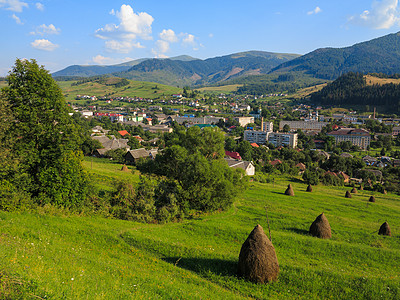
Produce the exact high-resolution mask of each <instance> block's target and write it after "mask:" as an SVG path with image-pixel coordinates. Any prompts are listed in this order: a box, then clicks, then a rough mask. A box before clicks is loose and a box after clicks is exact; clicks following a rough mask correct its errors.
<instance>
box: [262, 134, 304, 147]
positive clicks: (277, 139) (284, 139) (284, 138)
mask: <svg viewBox="0 0 400 300" xmlns="http://www.w3.org/2000/svg"><path fill="white" fill-rule="evenodd" d="M268 142H269V143H271V144H273V145H274V146H275V147H280V146H288V147H290V148H296V147H297V133H286V132H271V133H270V134H269V135H268Z"/></svg>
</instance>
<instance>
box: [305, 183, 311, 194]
mask: <svg viewBox="0 0 400 300" xmlns="http://www.w3.org/2000/svg"><path fill="white" fill-rule="evenodd" d="M306 192H310V193H311V192H312V186H311V184H309V185H308V187H307V189H306Z"/></svg>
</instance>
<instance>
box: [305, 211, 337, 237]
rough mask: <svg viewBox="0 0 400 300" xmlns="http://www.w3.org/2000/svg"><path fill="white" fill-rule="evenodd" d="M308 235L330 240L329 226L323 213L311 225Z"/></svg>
mask: <svg viewBox="0 0 400 300" xmlns="http://www.w3.org/2000/svg"><path fill="white" fill-rule="evenodd" d="M309 233H310V234H311V235H312V236H316V237H318V238H320V239H330V238H331V237H332V233H331V226H330V225H329V222H328V219H327V218H326V217H325V215H324V213H322V214H320V215H319V216H318V217H317V218H316V219H315V221H314V222H313V223H312V224H311V226H310V230H309Z"/></svg>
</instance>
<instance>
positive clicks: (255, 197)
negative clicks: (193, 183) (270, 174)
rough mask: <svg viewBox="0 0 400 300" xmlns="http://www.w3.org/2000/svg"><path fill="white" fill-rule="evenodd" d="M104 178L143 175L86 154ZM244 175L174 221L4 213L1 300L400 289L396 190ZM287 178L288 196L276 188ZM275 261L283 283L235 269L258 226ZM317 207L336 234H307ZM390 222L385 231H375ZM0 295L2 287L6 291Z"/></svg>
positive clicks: (344, 294) (395, 292) (398, 294)
mask: <svg viewBox="0 0 400 300" xmlns="http://www.w3.org/2000/svg"><path fill="white" fill-rule="evenodd" d="M84 165H85V168H86V169H87V171H88V173H89V174H90V176H91V178H92V179H94V180H96V181H97V183H96V184H98V185H99V187H101V188H104V189H105V190H112V189H113V181H114V180H115V179H131V180H138V173H137V171H135V170H134V172H135V173H134V174H132V173H128V172H122V171H120V169H121V167H122V166H121V165H118V164H113V163H111V162H110V161H108V160H100V159H94V160H93V161H91V159H87V160H85V161H84ZM274 181H275V183H269V184H261V183H255V182H251V183H250V184H249V187H248V189H247V190H246V191H245V192H244V193H243V194H242V195H241V196H240V197H238V198H237V199H236V201H235V204H234V206H233V207H232V208H230V209H229V210H228V211H224V212H219V213H214V214H208V215H199V216H197V217H194V218H192V219H190V220H185V221H183V222H181V223H169V224H163V225H160V224H142V223H136V222H128V221H122V220H115V219H107V218H102V217H98V216H87V215H76V214H73V215H71V214H68V213H65V212H63V211H62V210H56V209H54V211H51V213H49V210H51V209H50V208H49V209H47V210H43V211H37V212H22V213H10V212H3V211H2V212H0V261H1V263H0V298H1V299H3V298H5V299H18V298H20V299H38V298H39V299H282V298H287V299H399V298H400V277H399V275H400V264H399V261H400V233H399V229H400V197H399V196H397V195H393V194H388V195H383V194H377V193H375V197H376V203H369V202H368V198H369V196H370V195H371V194H372V192H370V191H359V193H357V194H353V198H351V199H347V198H344V194H345V191H346V190H349V189H350V188H349V187H324V186H316V187H314V191H313V192H312V193H307V192H305V189H306V185H305V184H303V183H301V182H300V181H299V180H297V179H295V178H294V179H293V178H286V177H278V176H276V177H275V180H274ZM288 183H291V184H292V185H293V187H294V191H295V196H294V197H290V196H285V195H284V194H283V192H284V190H285V188H286V186H287V184H288ZM266 209H267V211H268V218H269V225H270V228H271V236H272V243H273V244H274V246H275V249H276V253H277V257H278V261H279V264H280V275H279V279H278V281H276V282H274V283H271V284H267V285H262V284H254V283H251V282H247V281H245V280H244V279H241V278H238V277H237V276H236V268H237V260H238V256H239V252H240V248H241V245H242V243H243V242H244V241H245V239H246V238H247V236H248V235H249V233H250V232H251V230H252V229H253V228H254V227H255V226H256V225H257V224H260V225H261V226H263V228H264V230H265V232H266V234H267V235H268V236H269V232H268V224H267V219H266ZM321 212H324V213H325V215H326V216H327V218H328V220H329V222H330V225H331V227H332V239H330V240H321V239H317V238H314V237H311V236H309V235H308V233H307V232H308V229H309V226H310V225H311V223H312V222H313V221H314V219H315V218H316V217H317V216H318V215H319V214H320V213H321ZM384 221H387V222H388V223H389V225H390V226H391V229H392V234H393V236H392V237H383V236H379V235H378V234H377V231H378V229H379V226H380V225H381V224H382V223H383V222H384ZM1 295H2V296H1Z"/></svg>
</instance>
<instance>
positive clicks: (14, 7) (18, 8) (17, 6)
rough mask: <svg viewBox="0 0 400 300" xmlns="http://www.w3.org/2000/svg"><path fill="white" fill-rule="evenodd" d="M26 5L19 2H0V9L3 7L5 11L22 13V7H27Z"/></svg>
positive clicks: (2, 0) (3, 0) (11, 0)
mask: <svg viewBox="0 0 400 300" xmlns="http://www.w3.org/2000/svg"><path fill="white" fill-rule="evenodd" d="M28 6H29V5H28V3H26V2H22V1H20V0H0V7H4V8H5V9H7V10H11V11H15V12H22V10H23V9H24V7H28Z"/></svg>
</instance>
